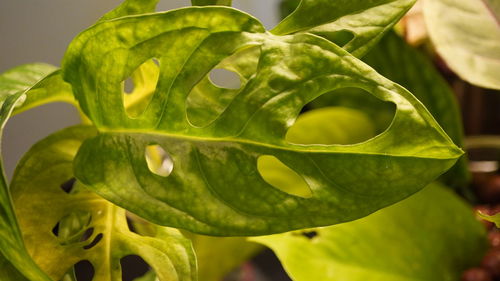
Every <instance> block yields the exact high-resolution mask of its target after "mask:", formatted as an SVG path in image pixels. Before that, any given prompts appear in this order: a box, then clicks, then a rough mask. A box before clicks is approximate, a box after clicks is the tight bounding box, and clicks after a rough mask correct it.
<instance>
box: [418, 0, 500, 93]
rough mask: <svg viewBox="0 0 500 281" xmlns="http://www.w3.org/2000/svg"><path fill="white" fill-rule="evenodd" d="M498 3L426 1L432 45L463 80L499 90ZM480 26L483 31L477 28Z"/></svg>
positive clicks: (499, 40) (426, 20)
mask: <svg viewBox="0 0 500 281" xmlns="http://www.w3.org/2000/svg"><path fill="white" fill-rule="evenodd" d="M498 7H499V1H496V0H492V1H481V0H477V1H451V2H450V1H442V0H441V1H437V0H426V1H424V10H423V11H424V19H425V23H426V25H427V29H428V31H429V35H430V37H431V39H432V42H433V43H434V45H435V46H436V49H437V51H438V53H439V54H440V55H441V56H442V57H443V58H444V60H445V61H446V63H447V64H448V66H449V67H450V68H451V69H452V70H453V71H455V72H456V73H457V74H458V75H459V76H460V77H461V78H462V79H464V80H466V81H468V82H470V83H472V84H475V85H478V86H481V87H485V88H491V89H500V79H498V77H497V75H496V73H498V72H500V57H499V54H500V23H499V22H498V17H499V16H500V14H499V12H500V11H499V9H498ZM478 26H480V27H481V28H477V27H478Z"/></svg>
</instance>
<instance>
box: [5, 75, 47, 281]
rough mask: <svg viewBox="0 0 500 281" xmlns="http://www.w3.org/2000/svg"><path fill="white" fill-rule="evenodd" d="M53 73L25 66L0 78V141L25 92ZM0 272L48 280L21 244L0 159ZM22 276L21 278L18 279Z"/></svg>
mask: <svg viewBox="0 0 500 281" xmlns="http://www.w3.org/2000/svg"><path fill="white" fill-rule="evenodd" d="M51 71H53V68H52V67H50V66H47V65H25V66H21V67H17V68H14V69H12V70H9V71H7V72H5V73H3V74H2V75H0V98H1V102H2V106H1V108H0V140H1V138H2V131H3V128H4V127H5V124H6V123H7V121H8V119H9V118H10V116H11V114H12V111H13V110H14V108H15V107H16V106H17V105H19V104H22V102H23V100H25V99H26V98H25V97H26V92H27V91H29V89H30V88H32V87H33V85H35V87H36V84H37V82H38V80H40V79H42V78H43V77H44V76H45V75H47V74H49V73H50V72H51ZM0 143H1V141H0ZM0 270H1V271H2V272H3V273H2V274H3V275H6V276H5V278H3V279H5V280H15V279H14V278H19V280H23V278H24V277H21V276H22V275H24V276H25V277H26V278H27V279H29V280H34V281H38V280H40V281H47V280H50V279H49V278H48V277H47V276H46V275H45V274H44V273H43V272H42V271H41V270H40V269H39V268H38V267H37V266H36V264H35V263H34V262H33V260H32V259H31V258H30V256H29V255H28V252H27V251H26V249H25V247H24V243H23V239H22V236H21V233H20V230H19V226H18V223H17V220H16V214H15V213H14V210H13V207H12V202H11V196H10V190H9V186H8V184H7V181H6V177H5V173H4V170H3V162H2V161H1V159H0ZM21 273H22V275H21Z"/></svg>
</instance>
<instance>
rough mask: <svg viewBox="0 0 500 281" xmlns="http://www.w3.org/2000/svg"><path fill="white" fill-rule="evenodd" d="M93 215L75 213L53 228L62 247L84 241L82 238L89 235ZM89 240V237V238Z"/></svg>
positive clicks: (80, 212)
mask: <svg viewBox="0 0 500 281" xmlns="http://www.w3.org/2000/svg"><path fill="white" fill-rule="evenodd" d="M91 221H92V215H91V214H90V213H89V212H84V211H74V212H71V213H69V214H68V215H66V216H64V217H63V218H61V220H59V221H58V222H57V223H56V225H55V226H54V227H53V228H52V233H53V234H54V235H55V236H56V237H57V240H58V242H59V244H60V245H63V246H64V245H69V244H73V243H77V242H81V241H84V240H82V238H83V237H84V236H85V234H86V233H88V231H89V229H91V228H89V227H88V226H89V225H90V222H91ZM87 239H88V237H87Z"/></svg>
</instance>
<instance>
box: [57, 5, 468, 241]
mask: <svg viewBox="0 0 500 281" xmlns="http://www.w3.org/2000/svg"><path fill="white" fill-rule="evenodd" d="M214 18H217V23H224V24H215V21H214V20H213V19H214ZM138 19H140V20H138ZM167 23H168V24H167ZM132 30H134V31H136V33H134V34H135V35H134V36H131V37H127V40H123V38H122V36H121V35H122V34H128V33H129V32H131V31H132ZM104 39H106V40H108V42H110V43H109V44H102V42H103V40H104ZM111 42H112V43H111ZM88 46H93V48H88ZM89 50H92V52H90V51H89ZM173 54H175V56H174V55H173ZM153 57H154V58H158V59H159V60H160V63H161V64H160V68H161V71H160V73H159V79H158V81H159V82H158V84H157V85H156V88H155V92H154V94H153V96H152V98H151V101H150V102H149V104H148V106H147V108H146V110H145V111H144V112H143V113H142V114H141V115H140V116H138V117H136V118H130V116H128V115H127V114H126V113H125V112H124V111H123V110H122V109H121V108H117V107H115V106H113V105H114V104H116V103H117V102H118V103H119V102H121V99H122V96H123V93H122V89H121V86H120V84H121V82H122V81H123V77H126V75H123V74H124V73H131V72H132V71H134V70H135V69H137V67H139V66H140V65H141V64H142V63H143V62H144V61H145V60H149V59H151V58H153ZM90 58H92V59H90ZM110 58H112V60H111V59H110ZM82 60H83V61H82ZM82 62H84V63H82ZM63 67H64V69H65V73H64V77H65V79H66V80H68V81H69V82H70V83H71V84H72V86H73V89H74V91H75V95H76V97H77V98H78V100H79V102H80V105H81V106H82V109H83V110H84V111H85V112H87V114H88V115H89V118H90V119H91V120H92V121H93V123H94V124H95V126H96V128H97V129H98V131H99V134H98V135H97V136H96V137H93V138H90V139H88V140H86V141H85V142H84V143H83V145H82V147H81V148H80V149H79V152H78V154H77V156H76V159H75V162H74V163H75V175H76V177H77V178H78V180H79V181H81V182H82V183H83V184H85V185H86V186H87V187H88V188H90V189H91V190H93V191H95V192H96V193H98V194H99V195H101V196H103V197H104V198H106V199H107V200H110V201H111V202H113V203H114V204H117V205H118V206H121V207H123V208H126V209H127V210H130V211H131V212H133V213H136V214H138V215H139V216H141V217H144V218H146V219H147V220H150V221H152V222H154V223H157V224H160V225H165V226H171V227H177V228H182V229H186V230H189V231H192V232H196V233H200V234H210V235H257V234H268V233H276V232H282V231H288V230H291V229H297V228H304V227H314V226H322V225H329V224H336V223H340V222H344V221H349V220H353V219H357V218H360V217H363V216H366V215H368V214H370V213H372V212H374V211H376V210H378V209H380V208H383V207H385V206H387V205H390V204H393V203H395V202H397V201H399V200H401V199H403V198H406V197H407V196H409V195H411V194H413V193H414V192H416V191H418V190H420V189H421V188H423V187H424V186H425V185H426V184H428V183H429V182H430V181H431V180H433V179H434V178H435V177H436V176H437V175H439V174H441V173H442V172H443V171H445V170H446V169H447V168H449V167H450V166H451V165H453V163H454V162H455V161H456V159H457V158H458V157H459V156H460V155H461V154H462V151H461V150H460V149H459V148H457V147H456V146H455V145H454V144H453V143H452V142H451V140H450V139H449V138H448V136H446V134H445V133H444V132H443V130H442V129H441V128H440V127H439V125H438V124H437V123H436V122H435V120H434V119H433V118H432V116H431V115H430V114H429V113H428V112H427V111H426V109H425V108H424V107H423V106H422V104H421V103H420V102H418V101H417V100H416V99H415V98H414V97H413V96H412V95H411V94H410V93H409V92H408V91H406V90H405V89H404V88H402V87H400V86H399V85H397V84H394V83H392V82H390V81H388V80H386V79H385V78H383V77H382V76H380V75H379V74H377V73H376V72H375V71H373V69H371V68H370V67H368V66H367V65H365V64H364V63H363V62H361V61H359V60H358V59H357V58H356V57H354V56H352V55H351V54H349V53H347V52H346V51H345V50H343V49H342V48H339V47H338V46H336V45H334V44H332V43H331V42H329V41H328V40H325V39H323V38H320V37H317V36H314V35H311V34H307V33H298V34H293V35H287V36H276V35H272V34H269V33H266V32H265V31H264V27H263V26H262V24H261V23H260V22H258V21H257V20H255V19H254V18H252V17H250V16H249V15H247V14H245V13H242V12H239V11H237V10H234V9H228V8H223V7H196V8H185V9H178V10H173V11H170V12H166V13H161V14H154V15H141V16H137V17H125V18H120V19H116V20H113V21H108V22H103V23H101V24H98V25H95V26H93V27H92V28H91V29H89V30H87V31H86V32H83V33H81V34H80V35H79V37H78V38H77V39H76V40H75V41H74V42H73V43H72V44H71V45H70V47H69V49H68V52H67V54H66V56H65V59H64V62H63ZM217 68H224V69H227V70H229V71H233V72H235V73H237V74H238V76H239V77H240V79H241V83H242V85H241V86H240V88H239V89H236V90H227V91H225V92H224V93H222V92H220V91H218V89H220V88H218V87H214V86H213V85H212V83H211V82H210V81H209V75H210V72H211V71H212V70H213V69H217ZM346 87H355V88H361V89H363V90H365V91H367V92H369V93H370V94H371V95H373V96H374V97H375V98H376V99H379V100H382V101H383V102H387V103H393V104H395V106H396V112H395V114H394V118H393V120H392V123H391V125H390V127H389V128H388V129H387V130H385V131H384V132H383V133H381V134H379V135H378V136H376V137H375V136H372V133H371V132H368V134H367V135H362V136H357V139H355V140H353V141H354V142H355V143H356V144H355V145H352V144H350V145H339V144H335V142H333V143H334V144H328V145H325V144H324V143H320V144H318V143H314V142H312V143H311V142H305V143H306V144H301V143H300V142H293V140H290V137H288V140H287V137H286V135H287V131H288V130H289V127H290V126H291V125H292V124H293V123H294V120H295V119H296V118H297V115H298V114H299V113H300V111H301V109H302V108H303V107H304V106H305V105H307V104H308V103H309V102H311V101H312V100H314V99H316V98H317V97H318V96H321V95H323V94H326V93H329V92H332V91H334V90H336V89H339V88H346ZM367 96H369V95H367ZM193 100H196V101H197V102H194V101H193ZM207 109H208V110H207ZM339 110H340V109H339ZM344 111H349V110H346V109H344ZM348 115H349V116H350V117H349V118H354V119H356V118H357V117H356V118H355V117H353V116H354V115H356V114H348ZM357 115H358V116H359V115H363V114H362V113H361V114H357ZM304 118H305V117H304ZM354 119H352V120H354ZM356 120H358V121H359V122H363V121H361V120H364V121H366V120H367V118H365V117H361V118H357V119H356ZM358 121H356V122H358ZM332 124H333V123H332ZM408 127H411V128H412V134H410V133H409V132H408V131H406V129H407V128H408ZM291 130H292V132H293V130H294V129H291ZM320 130H321V129H320ZM375 130H376V129H375ZM290 135H292V134H290ZM415 136H417V137H415ZM301 141H302V140H301ZM337 141H338V140H337ZM330 143H332V142H330ZM338 143H346V140H342V141H339V142H338ZM347 143H349V142H347ZM351 143H352V142H351ZM151 144H157V145H159V146H161V147H162V148H163V149H165V150H166V152H167V153H168V155H169V156H170V157H171V159H172V160H173V162H174V165H175V168H174V169H173V170H172V171H171V173H170V174H169V175H168V177H164V178H158V177H157V175H155V174H154V173H151V170H150V169H149V168H148V167H147V165H144V162H145V160H144V151H145V150H146V147H147V146H148V145H151ZM122 151H127V152H128V153H127V154H126V155H125V154H123V152H122ZM264 155H271V156H274V157H276V158H277V159H279V160H280V161H281V162H282V163H283V164H284V165H286V166H288V167H289V168H291V169H292V170H294V171H295V172H296V173H297V174H299V175H301V177H303V178H304V179H305V180H306V181H307V183H308V185H309V187H310V189H311V190H313V192H312V195H311V196H310V197H308V198H303V197H298V196H295V195H293V194H289V193H287V192H283V191H282V190H280V189H277V188H275V187H273V186H272V185H270V184H269V183H268V182H266V181H265V180H264V179H263V178H262V176H261V174H260V173H259V171H258V167H257V166H258V165H257V164H256V163H257V162H258V160H257V159H258V158H259V157H261V156H264ZM318 163H321V164H318ZM429 167H431V168H429ZM102 170H106V171H108V172H107V173H102V172H98V171H102ZM366 170H370V171H372V172H371V173H369V174H367V173H365V172H364V171H366ZM407 170H411V171H412V173H403V172H402V171H407ZM118 171H119V172H118ZM125 183H126V184H125ZM374 186H375V187H376V188H374ZM173 190H175V192H173ZM137 194H147V196H137ZM256 194H259V196H256ZM366 196H373V198H372V199H373V200H365V199H364V198H365V197H366ZM179 198H182V201H183V202H184V203H180V202H179V201H178V200H179ZM200 201H203V204H192V202H200ZM144 206H148V207H147V208H145V207H144ZM179 214H182V215H179ZM299 214H300V215H299ZM290 216H294V220H292V222H290V223H286V224H284V223H283V222H282V220H283V218H285V217H287V218H288V217H290ZM221 217H224V218H226V219H225V220H224V221H221V220H220V218H221Z"/></svg>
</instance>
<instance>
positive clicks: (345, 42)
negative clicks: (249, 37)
mask: <svg viewBox="0 0 500 281" xmlns="http://www.w3.org/2000/svg"><path fill="white" fill-rule="evenodd" d="M415 2H416V0H372V1H366V0H355V1H353V0H341V1H339V0H337V1H331V0H302V1H301V2H300V4H299V6H298V7H297V9H296V10H295V11H294V12H293V13H292V14H290V15H289V16H288V17H286V18H285V19H284V20H282V21H281V22H280V23H279V24H278V25H277V26H276V27H275V28H274V29H273V30H271V32H272V33H274V34H277V35H284V34H291V33H298V32H309V33H313V34H316V35H319V36H322V37H325V38H327V39H328V40H330V41H332V42H334V43H336V44H337V45H339V46H344V48H345V49H346V50H347V51H348V52H350V53H352V54H353V55H355V56H357V57H361V56H363V55H364V54H365V53H367V52H368V51H369V50H370V48H371V47H373V46H374V45H375V44H376V43H377V42H378V40H379V39H380V38H382V36H383V35H384V33H386V32H387V31H389V30H391V28H392V26H393V25H394V24H396V23H397V22H398V21H399V20H400V19H401V17H403V15H404V14H406V12H407V11H408V10H409V9H410V8H411V7H412V6H413V4H415Z"/></svg>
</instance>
